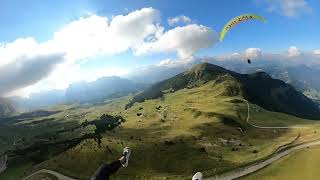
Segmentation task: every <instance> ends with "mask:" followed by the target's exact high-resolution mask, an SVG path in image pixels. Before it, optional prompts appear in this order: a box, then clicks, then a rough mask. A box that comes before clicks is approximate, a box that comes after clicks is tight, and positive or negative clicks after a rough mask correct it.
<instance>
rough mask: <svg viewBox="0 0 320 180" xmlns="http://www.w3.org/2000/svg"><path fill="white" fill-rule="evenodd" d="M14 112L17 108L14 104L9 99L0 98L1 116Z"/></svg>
mask: <svg viewBox="0 0 320 180" xmlns="http://www.w3.org/2000/svg"><path fill="white" fill-rule="evenodd" d="M14 112H15V109H14V107H13V106H12V104H11V103H10V102H9V101H8V100H6V99H3V98H0V118H2V117H6V116H9V115H11V114H12V113H14Z"/></svg>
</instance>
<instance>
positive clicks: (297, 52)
mask: <svg viewBox="0 0 320 180" xmlns="http://www.w3.org/2000/svg"><path fill="white" fill-rule="evenodd" d="M288 55H289V56H291V57H295V56H299V55H301V51H300V49H298V48H297V47H295V46H291V47H289V49H288Z"/></svg>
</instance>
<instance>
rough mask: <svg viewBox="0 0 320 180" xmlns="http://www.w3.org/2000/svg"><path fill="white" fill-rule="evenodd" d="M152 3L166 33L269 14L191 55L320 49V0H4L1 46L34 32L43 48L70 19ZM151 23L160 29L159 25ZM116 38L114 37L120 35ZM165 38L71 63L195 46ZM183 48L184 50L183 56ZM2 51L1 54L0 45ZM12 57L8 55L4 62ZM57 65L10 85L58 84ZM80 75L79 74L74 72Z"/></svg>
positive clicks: (140, 60) (87, 65)
mask: <svg viewBox="0 0 320 180" xmlns="http://www.w3.org/2000/svg"><path fill="white" fill-rule="evenodd" d="M148 7H152V9H153V10H155V11H156V12H154V13H155V14H157V12H158V13H159V15H160V18H159V19H157V17H155V19H157V20H155V21H156V22H151V24H153V25H154V26H156V24H158V25H159V26H161V28H163V30H162V31H163V33H162V34H166V32H168V31H170V30H175V28H177V26H178V25H179V26H182V27H183V26H188V25H190V24H196V25H198V26H197V27H193V28H198V29H197V30H200V29H201V27H200V25H201V26H204V27H205V28H208V29H206V30H214V31H216V32H220V30H221V28H222V27H223V26H224V25H225V23H227V22H228V21H229V20H230V19H231V18H233V17H235V16H237V15H240V14H243V13H255V14H259V15H261V16H264V17H265V18H266V19H267V20H268V22H267V23H261V22H259V21H248V22H245V23H242V24H240V25H238V26H237V27H235V28H233V29H232V30H231V31H230V32H229V33H228V34H227V36H226V38H225V40H224V42H222V43H218V44H216V45H214V46H213V45H212V44H208V42H204V44H202V45H198V46H199V48H195V49H192V53H190V54H189V53H187V55H192V56H219V55H225V54H232V53H235V52H244V51H246V49H248V48H260V49H261V50H262V51H264V52H284V51H287V50H288V48H289V47H291V46H296V47H297V48H299V51H303V52H304V51H306V52H312V51H314V50H317V49H320V45H319V42H320V36H319V32H320V21H319V19H320V14H319V13H320V12H319V10H320V8H319V7H320V1H318V0H247V1H244V0H224V1H220V0H201V1H196V0H188V1H186V0H68V1H65V0H56V1H43V0H26V1H20V0H7V1H5V0H0V26H1V29H0V42H1V44H2V46H3V47H2V48H3V49H5V46H6V45H7V44H10V43H13V42H15V41H16V40H17V39H25V38H32V39H33V41H35V44H37V45H35V46H37V47H36V49H39V47H38V45H39V46H40V47H41V48H42V46H46V45H43V44H48V43H47V42H50V41H56V40H55V39H57V38H55V36H54V34H55V33H56V32H59V31H62V29H63V28H64V27H66V26H67V25H68V24H70V23H72V22H75V21H79V19H81V18H87V17H90V16H93V15H94V16H98V17H104V18H108V20H107V21H108V23H110V22H111V21H112V19H113V17H115V16H117V15H124V16H125V15H128V14H130V13H132V12H133V11H139V10H141V9H142V8H148ZM182 15H183V16H186V17H188V18H190V20H191V21H190V22H188V23H187V24H184V23H183V22H180V23H179V24H178V25H175V26H170V25H169V24H168V19H170V18H174V17H177V16H182ZM155 16H156V15H155ZM132 28H134V27H132ZM153 28H156V29H158V30H159V31H161V28H159V27H158V28H157V27H153ZM199 28H200V29H199ZM80 29H81V28H80ZM131 30H132V29H131V28H128V29H126V30H125V31H131ZM80 31H81V30H80ZM185 31H186V30H185ZM186 32H188V31H186ZM195 32H198V31H195ZM176 33H177V32H176ZM152 36H155V32H153V34H152ZM159 37H160V36H159ZM168 37H171V36H168ZM168 37H167V38H168ZM179 37H180V36H179ZM181 38H183V36H181ZM60 39H61V38H60ZM76 39H77V38H75V41H76ZM163 39H165V38H163ZM114 41H116V38H115V40H114ZM59 42H60V44H62V45H63V44H64V43H63V42H61V40H60V41H59ZM165 42H170V41H168V40H163V43H165ZM182 42H184V41H182ZM188 42H189V41H188ZM80 43H81V42H80ZM132 43H133V44H132ZM163 43H162V44H161V43H160V44H153V45H152V46H153V47H151V45H150V47H147V48H146V49H142V52H143V53H137V51H139V52H140V50H141V47H140V46H142V44H141V43H140V44H139V47H138V46H137V45H136V44H135V43H134V42H131V44H130V45H128V47H127V48H124V47H122V46H121V47H119V48H120V49H121V48H122V49H121V50H118V49H117V50H115V51H116V53H115V52H114V51H112V53H110V52H109V51H111V50H108V49H105V50H103V52H108V53H100V54H94V53H93V55H92V53H91V52H90V53H91V54H90V55H85V56H79V57H78V56H74V54H72V57H73V58H74V60H71V61H68V65H69V66H70V64H73V65H74V66H72V67H75V66H77V68H78V69H77V71H78V73H79V72H80V73H81V72H89V71H90V72H91V71H92V72H94V71H95V70H101V68H105V69H106V70H107V69H108V68H123V69H126V71H130V69H132V68H135V67H139V66H143V65H152V64H158V63H159V62H161V61H162V60H165V59H170V60H177V61H179V59H181V58H182V56H184V55H186V53H185V51H186V50H189V49H190V48H192V47H193V46H191V47H190V46H189V47H180V46H183V45H180V46H178V45H177V46H176V47H171V48H167V49H166V48H164V47H162V46H163ZM199 43H200V42H199ZM201 43H202V42H201ZM26 44H27V43H26ZM66 44H67V43H66ZM208 45H209V46H208ZM155 46H157V48H158V49H157V50H155V49H156V48H155ZM19 47H20V46H19ZM22 47H23V46H22ZM41 48H40V49H41ZM72 48H73V49H72V50H77V49H74V48H77V46H74V47H72ZM99 48H101V47H99ZM148 48H149V49H148ZM150 48H151V49H150ZM174 48H177V50H176V51H175V50H174ZM179 48H180V49H179ZM44 49H45V48H44ZM143 50H145V51H143ZM149 51H150V52H149ZM79 52H81V49H79ZM179 52H180V55H179ZM181 52H182V53H183V54H184V55H182V56H181ZM23 53H25V52H22V54H23ZM73 53H74V52H73ZM40 54H43V53H40ZM67 54H68V52H67ZM137 54H138V55H137ZM70 56H71V55H70ZM0 57H2V56H1V49H0ZM4 57H7V56H4ZM9 57H11V56H9ZM12 57H13V56H12ZM13 59H17V58H13ZM14 61H15V60H6V62H14ZM25 61H27V60H25ZM25 61H23V62H25ZM12 64H14V63H12ZM53 64H54V63H53ZM0 68H1V63H0ZM55 68H57V67H56V66H54V68H50V69H48V71H50V72H48V73H44V74H43V77H42V78H33V79H38V80H35V81H32V83H31V82H30V83H24V84H23V85H20V86H19V87H18V88H11V89H10V91H12V90H17V89H21V88H22V89H23V88H25V87H29V90H28V92H32V91H34V89H36V88H35V87H33V88H30V87H31V86H33V85H34V84H38V86H36V87H37V88H38V87H39V86H40V85H41V86H44V84H47V85H48V84H50V86H51V87H52V88H54V85H52V84H54V83H53V81H54V80H55V81H59V80H57V79H59V78H58V76H56V77H55V78H52V79H54V80H52V79H51V80H50V82H46V83H44V82H41V81H43V80H44V79H47V78H48V76H50V75H51V73H52V72H53V71H54V70H55ZM76 75H78V74H75V75H74V76H76ZM84 79H85V76H83V79H81V78H79V79H77V78H73V79H72V80H69V81H68V82H65V83H64V85H63V86H66V84H68V83H72V81H76V80H84ZM39 82H40V83H39ZM0 83H1V79H0ZM48 87H49V86H48ZM60 87H62V86H60ZM47 89H48V88H47ZM6 91H8V90H6ZM0 93H1V89H0Z"/></svg>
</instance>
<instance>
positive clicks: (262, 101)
mask: <svg viewBox="0 0 320 180" xmlns="http://www.w3.org/2000/svg"><path fill="white" fill-rule="evenodd" d="M209 81H215V82H216V83H219V82H223V81H230V82H231V83H230V84H231V85H230V86H228V87H226V88H228V92H229V93H230V94H229V95H230V96H236V95H242V96H243V97H244V98H245V99H247V100H249V101H250V102H252V103H255V104H258V105H260V106H262V107H264V108H265V109H267V110H272V111H277V112H283V113H287V114H292V115H295V116H299V117H305V118H311V119H314V118H318V117H320V112H319V108H318V106H317V105H316V104H315V103H314V102H313V101H312V100H310V99H308V98H307V97H306V96H305V95H303V94H302V93H300V92H298V91H296V90H295V89H294V88H293V87H292V86H291V85H289V84H286V83H285V82H283V81H281V80H277V79H272V78H271V76H269V75H268V74H267V73H264V72H257V73H253V74H239V73H236V72H233V71H229V70H227V69H224V68H222V67H219V66H216V65H213V64H209V63H202V64H199V65H196V66H194V67H193V68H191V69H190V70H189V71H186V72H184V73H180V74H178V75H176V76H174V77H172V78H170V79H167V80H164V81H161V82H159V83H156V84H154V85H153V86H151V87H150V88H148V89H146V90H145V91H143V92H142V93H140V94H138V95H137V96H135V97H134V98H133V99H132V101H131V102H130V103H129V104H128V105H127V108H128V107H130V106H131V105H132V104H133V103H134V102H142V101H144V100H146V99H154V98H158V97H161V96H162V95H163V94H164V93H165V92H164V91H177V90H180V89H183V88H192V87H195V86H201V85H202V84H205V83H207V82H209ZM302 104H303V105H302Z"/></svg>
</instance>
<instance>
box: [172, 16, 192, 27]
mask: <svg viewBox="0 0 320 180" xmlns="http://www.w3.org/2000/svg"><path fill="white" fill-rule="evenodd" d="M191 23H192V20H191V19H190V18H189V17H187V16H184V15H180V16H176V17H173V18H169V19H168V24H169V25H170V26H174V25H176V24H191Z"/></svg>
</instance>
